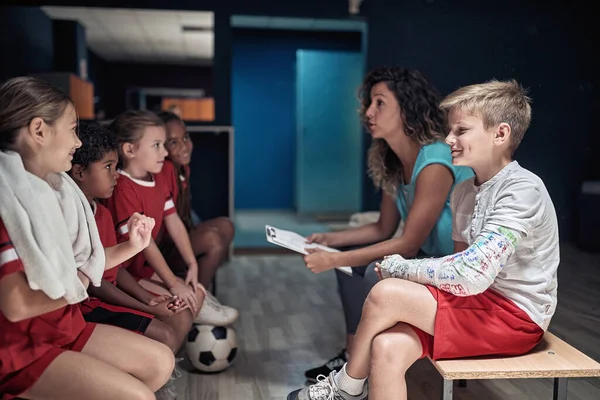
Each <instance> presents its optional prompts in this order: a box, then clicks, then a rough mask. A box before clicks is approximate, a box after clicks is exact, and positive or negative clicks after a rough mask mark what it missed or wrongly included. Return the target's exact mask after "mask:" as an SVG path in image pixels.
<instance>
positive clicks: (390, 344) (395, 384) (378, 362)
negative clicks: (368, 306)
mask: <svg viewBox="0 0 600 400" xmlns="http://www.w3.org/2000/svg"><path fill="white" fill-rule="evenodd" d="M371 353H372V354H371V371H370V374H369V397H371V398H373V399H377V400H406V399H407V393H406V379H405V374H406V371H407V370H408V368H409V367H410V366H411V365H412V364H413V363H414V362H415V361H417V360H418V359H419V358H420V357H421V354H423V349H422V346H421V341H420V340H419V337H418V336H417V334H416V333H415V331H414V330H413V329H412V328H411V327H410V326H408V325H407V324H405V323H399V324H396V325H395V326H393V327H392V328H389V329H387V330H385V331H383V332H381V333H380V334H378V335H377V336H375V338H374V339H373V345H372V346H371Z"/></svg>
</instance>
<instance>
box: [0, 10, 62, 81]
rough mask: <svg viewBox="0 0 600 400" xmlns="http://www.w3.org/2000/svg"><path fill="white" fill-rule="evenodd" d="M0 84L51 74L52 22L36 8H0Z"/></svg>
mask: <svg viewBox="0 0 600 400" xmlns="http://www.w3.org/2000/svg"><path fill="white" fill-rule="evenodd" d="M0 49H2V54H3V56H2V61H1V62H0V81H5V80H6V79H8V78H12V77H15V76H22V75H27V74H30V73H37V72H49V71H52V62H53V52H52V51H53V46H52V20H51V19H50V18H49V17H48V16H47V15H46V14H44V13H43V12H42V11H41V10H40V9H39V8H35V7H0Z"/></svg>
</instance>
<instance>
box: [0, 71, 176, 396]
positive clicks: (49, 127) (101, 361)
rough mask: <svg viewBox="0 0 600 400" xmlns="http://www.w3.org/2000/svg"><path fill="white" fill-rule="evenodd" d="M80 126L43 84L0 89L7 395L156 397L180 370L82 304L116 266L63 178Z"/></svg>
mask: <svg viewBox="0 0 600 400" xmlns="http://www.w3.org/2000/svg"><path fill="white" fill-rule="evenodd" d="M77 123H78V118H77V112H76V110H75V107H74V104H73V102H72V101H71V100H70V99H69V97H68V96H67V95H66V94H64V93H62V92H60V91H59V90H57V89H55V88H53V87H52V86H50V85H48V84H47V83H45V82H43V81H40V80H37V79H35V78H31V77H21V78H13V79H11V80H9V81H7V82H5V83H4V84H3V85H2V86H0V396H1V397H2V398H3V399H11V398H14V397H17V396H18V397H20V398H27V399H37V398H44V399H70V398H84V399H88V400H94V399H100V398H102V399H104V398H110V399H113V400H116V399H154V394H153V392H154V391H156V390H157V389H158V388H160V387H161V386H163V384H164V383H165V382H166V381H167V380H168V379H169V376H170V375H171V371H172V370H173V365H174V358H173V354H172V353H171V351H170V350H169V348H168V347H167V346H165V345H163V344H161V343H159V342H156V341H154V340H152V339H148V338H145V337H143V336H141V335H136V334H135V333H132V332H128V331H125V330H123V329H119V328H115V327H112V326H106V325H100V324H97V325H96V324H93V323H86V322H85V321H84V319H83V317H82V315H81V311H80V309H79V306H78V305H77V303H78V302H80V301H82V300H83V299H85V298H86V297H87V293H86V288H87V287H88V285H89V283H90V282H91V283H92V284H94V285H99V283H100V278H101V277H102V274H103V272H104V269H105V268H106V267H108V268H110V267H112V266H114V265H116V264H115V261H118V260H116V259H114V257H112V256H109V255H106V257H105V255H104V250H103V249H102V247H101V244H100V245H98V244H99V243H100V242H99V238H98V232H97V228H96V225H95V222H94V219H93V214H92V212H91V209H90V208H89V204H87V206H86V201H85V197H84V196H83V194H82V193H81V191H80V190H79V189H78V188H77V186H76V185H75V184H74V182H73V181H72V180H71V179H70V178H68V177H67V176H66V174H64V172H65V171H68V170H69V169H70V168H71V160H72V158H73V154H74V152H75V150H76V149H77V148H78V147H79V146H81V142H80V141H79V139H78V137H77V133H76V130H77ZM65 204H67V205H69V206H68V207H66V206H65ZM90 244H91V245H90ZM113 256H114V255H113Z"/></svg>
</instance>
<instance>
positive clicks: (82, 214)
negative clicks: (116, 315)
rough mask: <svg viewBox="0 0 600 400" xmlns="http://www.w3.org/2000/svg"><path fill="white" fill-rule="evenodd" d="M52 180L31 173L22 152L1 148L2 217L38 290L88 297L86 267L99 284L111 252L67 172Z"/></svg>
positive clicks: (74, 298) (77, 299)
mask: <svg viewBox="0 0 600 400" xmlns="http://www.w3.org/2000/svg"><path fill="white" fill-rule="evenodd" d="M47 180H48V181H44V180H43V179H40V178H38V177H37V176H35V175H33V174H31V173H29V172H27V171H26V170H25V168H24V166H23V161H22V160H21V156H20V155H19V154H17V153H14V152H0V217H1V218H2V221H3V222H4V225H5V226H6V229H7V231H8V235H9V236H10V238H11V241H12V243H13V246H14V248H15V249H16V251H17V254H18V255H19V258H20V259H21V261H22V262H23V266H24V269H25V275H26V276H27V281H28V282H29V286H30V287H31V289H33V290H42V291H43V292H44V293H45V294H46V295H48V297H50V298H51V299H58V298H60V297H64V298H65V299H66V300H67V302H69V303H70V304H75V303H78V302H80V301H82V300H84V299H86V298H87V297H88V295H87V292H86V290H85V287H84V286H83V284H82V283H81V281H80V280H79V278H78V277H77V269H78V268H79V269H81V272H83V273H84V274H85V275H86V276H87V277H88V278H89V279H90V282H91V283H92V284H93V285H95V286H99V285H100V281H101V278H102V274H103V273H104V267H105V263H106V261H105V255H104V248H103V247H102V244H101V242H100V238H99V234H98V228H97V226H96V222H95V220H94V215H93V213H92V210H91V207H90V205H89V203H88V201H87V199H86V198H85V196H84V195H83V193H82V192H81V190H80V189H79V187H77V185H76V184H75V182H73V180H72V179H71V178H70V177H69V176H68V175H67V174H65V173H60V174H52V175H50V176H49V177H48V179H47Z"/></svg>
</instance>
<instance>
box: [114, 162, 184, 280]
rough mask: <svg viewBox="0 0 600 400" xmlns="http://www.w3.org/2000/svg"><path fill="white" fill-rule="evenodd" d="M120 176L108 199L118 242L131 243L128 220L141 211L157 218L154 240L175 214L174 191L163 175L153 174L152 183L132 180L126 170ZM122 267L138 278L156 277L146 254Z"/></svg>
mask: <svg viewBox="0 0 600 400" xmlns="http://www.w3.org/2000/svg"><path fill="white" fill-rule="evenodd" d="M119 174H120V177H119V180H118V181H117V186H116V187H115V191H114V192H113V195H112V197H111V198H109V199H107V200H106V207H107V208H108V210H109V211H110V213H111V215H112V218H113V222H114V226H115V230H116V236H117V241H118V242H119V243H121V242H124V241H126V240H129V231H128V228H127V221H128V220H129V218H130V217H131V216H132V215H133V213H135V212H138V213H140V214H143V215H145V216H147V217H151V218H154V220H155V225H154V229H153V230H152V238H153V239H154V240H156V238H157V236H158V233H159V232H160V229H161V227H162V222H163V219H164V218H165V217H166V216H169V215H171V214H173V213H175V212H176V210H175V203H174V202H173V197H172V195H171V191H170V190H169V187H168V185H167V182H166V181H165V179H164V176H163V175H162V174H156V175H153V180H152V181H151V182H148V181H142V180H139V179H135V178H132V177H131V176H129V174H127V173H126V172H125V171H119ZM123 266H125V267H127V269H128V271H129V272H130V273H131V275H133V277H134V278H136V279H138V280H139V279H142V278H150V277H151V276H152V275H153V274H154V270H153V269H152V267H150V266H149V265H147V264H146V259H145V258H144V255H143V253H139V254H137V255H136V256H134V257H133V258H131V259H129V260H127V261H125V262H124V263H123Z"/></svg>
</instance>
